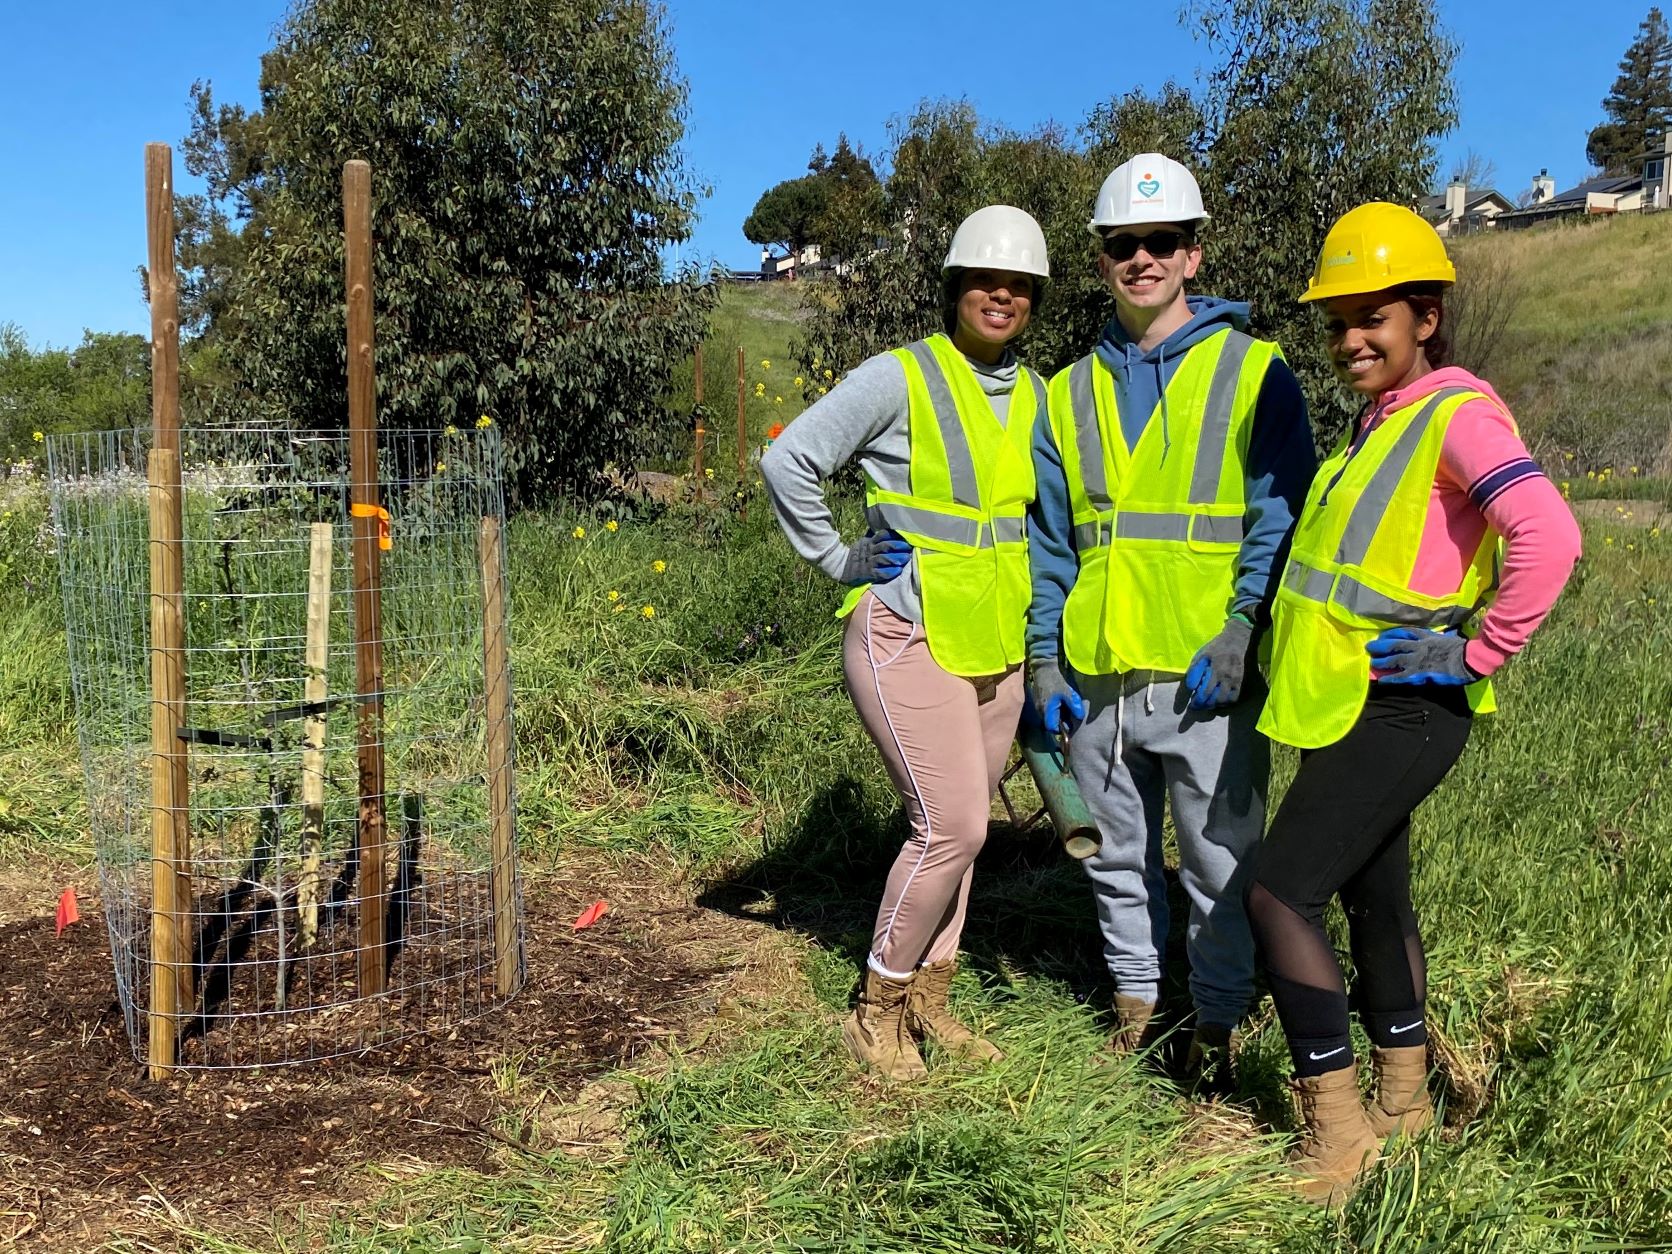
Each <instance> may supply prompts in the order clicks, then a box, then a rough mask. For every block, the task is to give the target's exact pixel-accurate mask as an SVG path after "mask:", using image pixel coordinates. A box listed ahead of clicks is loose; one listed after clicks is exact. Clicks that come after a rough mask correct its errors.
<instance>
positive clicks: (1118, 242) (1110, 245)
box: [1103, 231, 1196, 261]
mask: <svg viewBox="0 0 1672 1254" xmlns="http://www.w3.org/2000/svg"><path fill="white" fill-rule="evenodd" d="M1195 242H1196V241H1195V239H1193V238H1192V237H1191V236H1190V235H1189V233H1187V232H1185V231H1151V232H1150V233H1149V234H1148V235H1128V234H1126V233H1125V232H1122V233H1121V234H1119V235H1105V236H1104V237H1103V254H1104V256H1106V257H1109V258H1111V259H1112V260H1114V261H1131V260H1132V259H1133V258H1134V257H1136V256H1137V255H1138V249H1140V248H1142V249H1143V250H1144V251H1145V252H1146V253H1148V254H1149V255H1150V256H1151V257H1154V258H1155V259H1156V260H1157V261H1165V260H1167V258H1169V257H1171V256H1172V255H1173V254H1174V253H1176V252H1178V250H1179V249H1180V248H1189V247H1191V246H1192V245H1194V244H1195Z"/></svg>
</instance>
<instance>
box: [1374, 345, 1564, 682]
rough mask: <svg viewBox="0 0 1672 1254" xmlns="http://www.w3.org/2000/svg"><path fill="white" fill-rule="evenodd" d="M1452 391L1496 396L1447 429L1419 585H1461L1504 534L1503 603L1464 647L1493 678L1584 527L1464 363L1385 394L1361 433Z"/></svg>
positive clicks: (1560, 576) (1425, 588)
mask: <svg viewBox="0 0 1672 1254" xmlns="http://www.w3.org/2000/svg"><path fill="white" fill-rule="evenodd" d="M1444 387H1466V388H1472V389H1474V390H1475V391H1478V392H1483V393H1485V394H1486V396H1487V397H1489V398H1490V401H1485V400H1479V401H1469V402H1467V403H1465V404H1464V405H1463V407H1462V408H1461V409H1459V410H1458V411H1457V413H1456V415H1454V416H1453V418H1452V420H1451V426H1450V427H1449V428H1447V430H1446V441H1445V444H1444V445H1443V446H1442V447H1441V449H1440V469H1439V473H1438V474H1436V475H1435V478H1434V491H1433V494H1432V495H1431V496H1430V497H1429V502H1428V526H1427V528H1426V529H1425V530H1424V532H1423V536H1422V547H1421V548H1420V549H1419V550H1418V552H1417V564H1416V568H1415V570H1414V571H1413V572H1412V575H1411V587H1412V588H1413V589H1415V590H1416V591H1418V592H1424V593H1427V594H1429V595H1431V596H1444V595H1446V594H1447V593H1449V592H1454V591H1456V589H1457V586H1458V584H1459V583H1461V582H1462V579H1463V572H1464V571H1465V570H1467V569H1468V565H1469V562H1470V560H1471V559H1472V558H1473V557H1474V554H1475V550H1476V549H1478V548H1479V547H1480V542H1481V538H1482V536H1484V534H1485V532H1486V529H1487V528H1488V527H1490V528H1492V530H1494V531H1496V532H1497V533H1498V534H1499V535H1501V536H1502V537H1503V538H1504V542H1505V543H1504V561H1503V578H1502V582H1501V584H1500V586H1499V588H1498V596H1497V599H1496V600H1495V601H1494V602H1493V604H1492V608H1491V609H1489V610H1487V612H1486V614H1485V615H1484V617H1483V619H1482V622H1481V626H1480V634H1479V635H1478V636H1476V638H1475V639H1473V640H1471V641H1470V642H1469V646H1468V649H1467V650H1466V651H1465V653H1464V658H1465V660H1466V661H1467V662H1468V663H1469V666H1470V667H1471V668H1473V669H1474V671H1475V672H1476V673H1478V674H1481V675H1490V674H1491V673H1492V672H1493V671H1495V670H1497V669H1498V668H1499V667H1500V666H1502V665H1503V664H1504V663H1505V662H1506V661H1508V660H1509V659H1510V658H1511V657H1513V656H1515V654H1517V653H1519V652H1520V651H1521V649H1522V648H1523V647H1524V646H1525V645H1526V643H1527V638H1528V637H1529V636H1531V635H1532V634H1533V629H1534V628H1535V627H1537V626H1538V625H1539V624H1540V623H1541V622H1543V621H1544V616H1545V615H1546V614H1548V613H1549V612H1550V607H1551V606H1552V605H1554V604H1555V603H1556V598H1557V597H1558V596H1559V595H1560V594H1561V591H1562V588H1563V586H1564V585H1565V584H1566V583H1567V579H1568V575H1569V574H1570V573H1571V572H1572V570H1573V564H1574V563H1575V562H1577V561H1578V560H1579V526H1578V524H1577V523H1575V522H1574V520H1573V514H1572V513H1571V512H1570V511H1569V510H1568V507H1567V504H1566V502H1564V501H1563V500H1562V494H1561V493H1560V492H1558V491H1557V490H1556V485H1555V484H1553V483H1551V482H1550V480H1549V479H1547V478H1545V475H1544V472H1543V471H1542V470H1540V469H1539V466H1538V463H1537V462H1535V461H1533V459H1532V457H1531V456H1529V455H1528V453H1527V446H1526V445H1525V444H1523V443H1522V442H1521V437H1520V436H1519V435H1517V434H1516V432H1515V424H1514V422H1513V420H1512V419H1511V418H1510V415H1509V408H1508V406H1506V405H1505V404H1504V403H1503V401H1502V400H1501V399H1500V398H1499V396H1498V394H1497V393H1496V392H1494V391H1493V390H1492V385H1491V384H1490V383H1486V382H1484V381H1483V380H1481V379H1477V378H1475V376H1474V375H1472V374H1470V373H1469V372H1468V371H1467V370H1464V369H1463V368H1462V367H1460V366H1446V367H1443V368H1441V369H1439V370H1435V371H1432V372H1430V373H1428V374H1425V375H1424V376H1423V377H1422V378H1420V379H1418V380H1417V381H1416V382H1415V383H1412V384H1411V385H1410V386H1408V387H1405V388H1401V389H1399V390H1398V391H1394V392H1384V393H1382V395H1381V396H1380V397H1378V398H1377V400H1376V403H1375V404H1374V405H1372V406H1370V407H1369V408H1368V409H1367V410H1366V411H1365V413H1364V414H1363V416H1361V417H1360V419H1359V429H1360V430H1361V431H1362V430H1364V429H1366V428H1368V427H1370V426H1373V425H1375V424H1376V423H1379V422H1381V421H1382V419H1383V417H1384V416H1385V415H1387V414H1389V413H1392V412H1394V411H1395V410H1399V409H1403V408H1404V407H1405V406H1407V405H1410V404H1411V403H1413V402H1414V401H1419V400H1421V399H1422V398H1423V397H1425V396H1427V395H1429V394H1430V393H1432V392H1435V391H1437V390H1438V389H1440V388H1444Z"/></svg>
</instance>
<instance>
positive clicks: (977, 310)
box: [952, 270, 1034, 362]
mask: <svg viewBox="0 0 1672 1254" xmlns="http://www.w3.org/2000/svg"><path fill="white" fill-rule="evenodd" d="M1033 289H1034V280H1033V276H1032V275H1031V274H1022V273H1020V272H1018V271H1015V270H965V271H964V272H963V275H962V277H961V279H960V281H959V284H958V304H957V314H958V329H957V330H956V331H955V332H954V333H953V336H952V340H953V343H955V344H956V345H957V346H958V348H959V349H960V351H962V352H963V353H964V354H965V355H966V356H969V357H974V358H975V359H976V360H977V361H986V362H992V361H997V360H998V359H999V357H1000V355H1001V354H1002V353H1003V352H1004V346H1005V345H1006V344H1007V343H1009V342H1010V341H1011V340H1013V339H1015V338H1016V337H1017V336H1018V335H1020V334H1021V333H1022V329H1023V328H1024V327H1026V326H1027V325H1028V317H1029V315H1030V314H1031V313H1032V312H1033Z"/></svg>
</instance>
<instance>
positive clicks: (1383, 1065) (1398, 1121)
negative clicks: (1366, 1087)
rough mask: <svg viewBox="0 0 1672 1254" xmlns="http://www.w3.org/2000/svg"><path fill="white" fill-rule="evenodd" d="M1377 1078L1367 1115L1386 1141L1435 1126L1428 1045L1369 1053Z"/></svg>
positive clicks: (1371, 1125) (1372, 1128) (1412, 1134)
mask: <svg viewBox="0 0 1672 1254" xmlns="http://www.w3.org/2000/svg"><path fill="white" fill-rule="evenodd" d="M1370 1065H1371V1068H1372V1074H1373V1076H1374V1079H1373V1081H1372V1088H1371V1092H1372V1094H1373V1096H1372V1098H1371V1100H1370V1102H1369V1104H1368V1105H1366V1107H1365V1111H1364V1113H1365V1116H1366V1118H1368V1119H1369V1120H1370V1127H1371V1130H1372V1131H1374V1132H1375V1133H1376V1135H1377V1136H1379V1137H1381V1138H1382V1139H1383V1140H1387V1139H1388V1138H1390V1137H1394V1136H1416V1135H1418V1134H1419V1133H1422V1132H1426V1131H1427V1130H1428V1129H1429V1128H1431V1127H1433V1126H1434V1102H1433V1099H1431V1098H1430V1097H1429V1096H1428V1046H1426V1045H1406V1046H1403V1047H1400V1048H1395V1049H1382V1048H1380V1047H1377V1048H1374V1049H1372V1050H1371V1051H1370Z"/></svg>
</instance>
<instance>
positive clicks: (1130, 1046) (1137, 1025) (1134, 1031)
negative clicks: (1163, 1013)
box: [1103, 993, 1156, 1058]
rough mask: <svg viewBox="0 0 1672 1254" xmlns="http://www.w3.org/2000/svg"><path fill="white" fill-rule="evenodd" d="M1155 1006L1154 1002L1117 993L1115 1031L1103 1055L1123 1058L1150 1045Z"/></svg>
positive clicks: (1104, 1047) (1105, 1046)
mask: <svg viewBox="0 0 1672 1254" xmlns="http://www.w3.org/2000/svg"><path fill="white" fill-rule="evenodd" d="M1155 1006H1156V1003H1155V1002H1153V1001H1145V1000H1144V999H1143V998H1141V997H1128V996H1126V994H1124V993H1116V994H1115V1030H1114V1031H1113V1032H1112V1033H1111V1034H1110V1036H1109V1039H1108V1041H1107V1042H1106V1043H1105V1044H1104V1046H1103V1053H1104V1054H1105V1055H1106V1056H1108V1057H1111V1058H1122V1057H1125V1056H1126V1055H1127V1054H1135V1053H1137V1052H1138V1051H1139V1050H1140V1049H1142V1048H1143V1047H1144V1046H1145V1045H1147V1044H1149V1041H1148V1039H1147V1037H1148V1035H1149V1029H1150V1024H1151V1023H1152V1022H1153V1021H1154V1019H1155Z"/></svg>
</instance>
